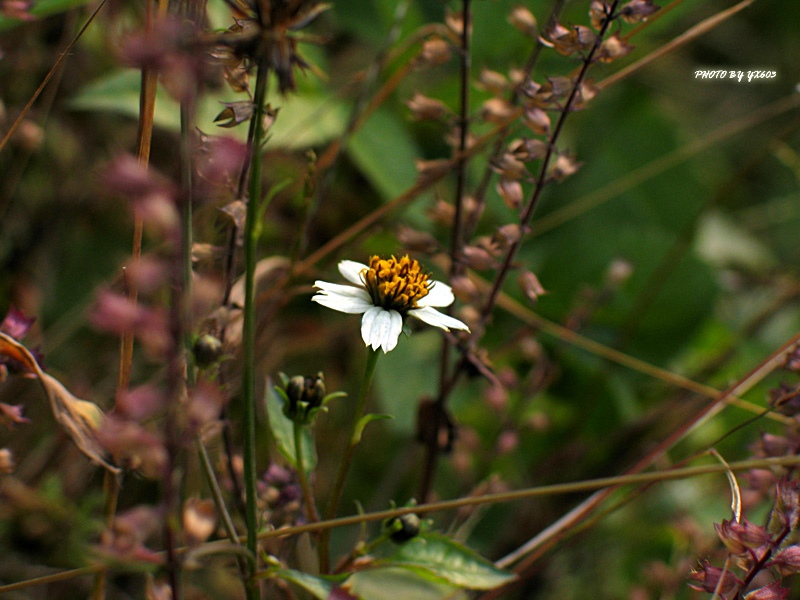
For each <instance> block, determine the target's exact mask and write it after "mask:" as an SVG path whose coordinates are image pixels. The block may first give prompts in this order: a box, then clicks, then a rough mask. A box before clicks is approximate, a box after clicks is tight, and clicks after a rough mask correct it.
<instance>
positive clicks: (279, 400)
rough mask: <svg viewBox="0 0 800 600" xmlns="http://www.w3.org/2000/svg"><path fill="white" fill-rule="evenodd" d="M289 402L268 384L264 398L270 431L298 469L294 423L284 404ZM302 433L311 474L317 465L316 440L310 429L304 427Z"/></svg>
mask: <svg viewBox="0 0 800 600" xmlns="http://www.w3.org/2000/svg"><path fill="white" fill-rule="evenodd" d="M286 402H287V400H286V399H285V398H284V397H283V395H282V394H280V393H278V392H277V391H276V389H275V385H274V384H273V383H272V382H271V381H269V382H267V389H266V394H265V398H264V405H265V407H266V412H267V417H268V419H269V429H270V432H271V433H272V439H273V440H274V441H275V445H276V446H277V447H278V450H279V451H280V453H281V454H282V455H283V457H284V458H285V459H286V460H287V461H288V462H289V464H290V465H292V466H293V467H295V468H297V448H296V446H295V443H294V422H293V421H292V420H291V419H289V418H288V417H287V416H286V414H285V412H284V404H285V403H286ZM302 429H303V431H302V433H301V440H302V448H301V450H302V452H303V466H304V467H305V469H306V471H307V472H309V473H310V472H311V471H313V470H314V468H315V467H316V465H317V451H316V448H315V446H314V438H313V437H312V435H311V431H310V430H309V428H308V427H303V428H302Z"/></svg>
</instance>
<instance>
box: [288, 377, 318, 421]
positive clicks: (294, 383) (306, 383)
mask: <svg viewBox="0 0 800 600" xmlns="http://www.w3.org/2000/svg"><path fill="white" fill-rule="evenodd" d="M285 391H286V398H287V400H288V402H287V403H286V404H285V405H284V414H285V415H286V416H287V417H288V418H290V419H292V420H298V419H299V420H300V421H301V422H304V423H308V422H309V421H310V419H311V417H312V416H313V414H314V413H315V412H316V410H315V409H318V408H319V407H321V406H322V402H323V400H324V399H325V379H324V377H323V375H322V372H319V373H317V374H316V375H314V376H306V377H303V376H302V375H295V376H294V377H292V378H291V379H289V381H288V383H287V384H286V390H285Z"/></svg>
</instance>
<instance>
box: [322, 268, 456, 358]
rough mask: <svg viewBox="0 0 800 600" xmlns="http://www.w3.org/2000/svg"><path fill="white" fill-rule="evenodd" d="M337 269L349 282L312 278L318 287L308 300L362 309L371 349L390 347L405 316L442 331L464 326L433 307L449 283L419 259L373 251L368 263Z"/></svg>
mask: <svg viewBox="0 0 800 600" xmlns="http://www.w3.org/2000/svg"><path fill="white" fill-rule="evenodd" d="M339 272H340V273H341V274H342V275H343V276H344V278H345V279H347V281H349V282H350V283H352V284H354V285H340V284H338V283H328V282H327V281H316V282H314V287H316V288H317V289H319V292H317V294H315V295H314V297H313V298H311V299H312V300H313V301H314V302H317V303H318V304H322V306H327V307H328V308H332V309H333V310H338V311H340V312H345V313H351V314H359V315H360V314H363V315H364V316H363V317H362V318H361V337H362V338H363V340H364V343H365V344H366V345H367V346H372V349H373V350H377V349H378V348H383V351H384V352H389V351H390V350H393V349H394V347H395V346H396V345H397V340H398V339H399V337H400V333H401V332H402V331H403V321H404V319H405V317H406V315H410V316H412V317H415V318H417V319H419V320H420V321H424V322H425V323H427V324H428V325H433V326H434V327H438V328H439V329H444V330H445V331H450V330H451V329H462V330H465V331H469V327H467V326H466V325H465V324H464V323H462V322H461V321H459V320H458V319H454V318H453V317H451V316H448V315H445V314H443V313H440V312H439V311H438V310H436V308H434V307H439V308H440V307H443V306H450V305H451V304H452V303H453V300H454V299H455V298H454V296H453V290H451V289H450V286H449V285H447V284H444V283H441V282H439V281H433V280H432V279H430V278H429V276H428V274H427V273H426V272H424V271H423V270H422V269H421V268H420V266H419V263H418V262H417V261H416V260H414V259H410V258H409V257H408V256H404V257H402V258H401V259H399V260H398V259H396V258H395V257H394V256H393V257H391V258H389V259H381V258H380V257H378V256H373V257H372V258H370V260H369V265H365V264H362V263H359V262H355V261H352V260H343V261H342V262H340V263H339Z"/></svg>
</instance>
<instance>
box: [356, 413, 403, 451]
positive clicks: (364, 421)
mask: <svg viewBox="0 0 800 600" xmlns="http://www.w3.org/2000/svg"><path fill="white" fill-rule="evenodd" d="M392 418H393V417H392V415H376V414H374V413H370V414H368V415H364V416H363V417H361V418H360V419H359V420H358V423H356V426H355V429H353V443H354V444H357V443H359V442H360V441H361V436H362V434H363V433H364V428H365V427H366V426H367V425H368V424H369V423H371V422H372V421H385V420H387V419H392Z"/></svg>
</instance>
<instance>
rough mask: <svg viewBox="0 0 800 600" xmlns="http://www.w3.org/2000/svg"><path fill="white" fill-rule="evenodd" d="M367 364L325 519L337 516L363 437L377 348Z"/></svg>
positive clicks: (325, 542)
mask: <svg viewBox="0 0 800 600" xmlns="http://www.w3.org/2000/svg"><path fill="white" fill-rule="evenodd" d="M368 353H369V354H368V355H367V366H366V368H365V369H364V378H363V379H362V380H361V389H360V390H359V392H358V401H357V402H356V409H355V412H354V415H353V429H352V433H351V434H350V441H349V442H348V444H347V448H346V449H345V453H344V456H343V457H342V462H341V463H339V472H338V473H337V475H336V483H334V485H333V492H332V493H331V498H330V500H329V501H328V507H327V510H326V511H325V520H329V519H333V518H334V517H335V516H336V511H337V510H338V508H339V502H340V501H341V499H342V492H343V491H344V482H345V480H346V479H347V472H348V471H349V470H350V463H352V462H353V454H354V453H355V449H356V446H357V445H358V442H359V441H360V439H361V435H360V428H359V423H360V421H361V418H362V417H363V416H364V407H365V406H366V404H367V393H368V392H369V388H370V386H371V385H372V376H373V375H374V374H375V365H377V364H378V356H380V354H379V353H378V351H377V350H372V349H371V348H370V349H369V350H368ZM329 544H330V531H329V530H325V531H323V532H322V535H321V536H320V543H319V565H320V569H321V571H322V573H327V572H328V570H329V568H330V548H329Z"/></svg>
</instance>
